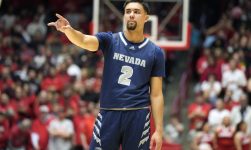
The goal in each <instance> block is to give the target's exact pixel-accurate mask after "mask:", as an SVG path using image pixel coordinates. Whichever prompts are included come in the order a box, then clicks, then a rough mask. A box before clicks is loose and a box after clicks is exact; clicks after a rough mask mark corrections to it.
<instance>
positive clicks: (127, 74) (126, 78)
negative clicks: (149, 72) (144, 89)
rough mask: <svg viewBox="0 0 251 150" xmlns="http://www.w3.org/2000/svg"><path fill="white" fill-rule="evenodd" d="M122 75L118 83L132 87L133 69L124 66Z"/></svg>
mask: <svg viewBox="0 0 251 150" xmlns="http://www.w3.org/2000/svg"><path fill="white" fill-rule="evenodd" d="M121 72H122V74H121V75H120V76H119V80H118V83H119V84H122V85H127V86H130V83H131V79H130V78H131V77H132V75H133V69H132V67H130V66H122V68H121Z"/></svg>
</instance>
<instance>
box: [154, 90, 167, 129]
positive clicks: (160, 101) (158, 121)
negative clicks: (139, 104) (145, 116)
mask: <svg viewBox="0 0 251 150" xmlns="http://www.w3.org/2000/svg"><path fill="white" fill-rule="evenodd" d="M151 107H152V114H153V119H154V124H155V127H156V131H157V132H160V133H162V132H163V113H164V98H163V94H159V95H158V96H151Z"/></svg>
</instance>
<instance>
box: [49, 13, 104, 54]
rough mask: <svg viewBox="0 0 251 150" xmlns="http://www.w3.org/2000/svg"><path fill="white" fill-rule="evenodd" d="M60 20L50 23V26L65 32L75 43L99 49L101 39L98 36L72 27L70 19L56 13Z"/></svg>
mask: <svg viewBox="0 0 251 150" xmlns="http://www.w3.org/2000/svg"><path fill="white" fill-rule="evenodd" d="M56 16H57V17H58V20H57V21H55V22H50V23H48V26H54V27H55V28H56V29H57V30H58V31H61V32H62V33H64V34H65V35H66V36H67V38H68V39H69V40H70V41H71V42H72V43H73V44H75V45H77V46H79V47H81V48H83V49H86V50H89V51H97V50H98V47H99V41H98V39H97V37H96V36H92V35H86V34H83V33H81V32H79V31H77V30H75V29H74V28H72V27H71V25H70V23H69V21H68V20H67V19H65V18H64V17H63V16H61V15H59V14H56Z"/></svg>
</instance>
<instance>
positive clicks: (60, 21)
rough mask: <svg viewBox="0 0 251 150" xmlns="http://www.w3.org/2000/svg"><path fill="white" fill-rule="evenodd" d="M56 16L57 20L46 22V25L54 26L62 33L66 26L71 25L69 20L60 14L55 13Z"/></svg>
mask: <svg viewBox="0 0 251 150" xmlns="http://www.w3.org/2000/svg"><path fill="white" fill-rule="evenodd" d="M56 16H57V17H58V20H57V21H55V22H50V23H48V26H54V27H56V29H57V30H58V31H61V32H63V33H64V32H65V30H66V29H67V28H70V27H71V25H70V23H69V21H68V20H67V19H65V18H64V17H63V16H61V15H60V14H56Z"/></svg>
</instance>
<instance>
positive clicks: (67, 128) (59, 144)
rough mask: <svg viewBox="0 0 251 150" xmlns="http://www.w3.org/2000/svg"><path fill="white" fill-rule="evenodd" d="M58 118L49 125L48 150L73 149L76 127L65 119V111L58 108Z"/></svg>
mask: <svg viewBox="0 0 251 150" xmlns="http://www.w3.org/2000/svg"><path fill="white" fill-rule="evenodd" d="M57 109H58V110H57V112H56V113H57V114H56V115H57V116H56V117H57V118H55V119H54V120H52V121H51V122H50V124H49V127H48V131H49V145H48V150H69V149H71V147H72V137H73V133H74V127H73V123H72V121H71V120H69V119H67V118H65V110H64V108H63V107H61V106H59V107H58V108H57Z"/></svg>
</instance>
